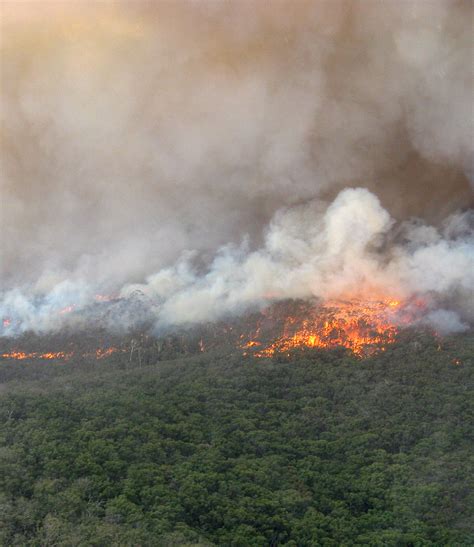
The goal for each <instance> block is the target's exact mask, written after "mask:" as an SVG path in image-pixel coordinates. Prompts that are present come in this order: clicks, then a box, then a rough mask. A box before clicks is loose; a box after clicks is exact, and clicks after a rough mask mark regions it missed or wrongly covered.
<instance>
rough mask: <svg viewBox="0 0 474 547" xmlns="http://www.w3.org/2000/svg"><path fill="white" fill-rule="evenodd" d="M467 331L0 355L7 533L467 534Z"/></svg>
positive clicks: (69, 536)
mask: <svg viewBox="0 0 474 547" xmlns="http://www.w3.org/2000/svg"><path fill="white" fill-rule="evenodd" d="M473 354H474V339H473V337H472V335H465V336H458V337H454V338H452V339H450V340H447V341H445V342H444V343H443V344H442V346H441V347H439V346H438V343H437V341H436V340H434V339H433V338H431V337H429V336H419V337H418V338H417V339H416V340H401V341H399V342H398V343H396V344H394V345H392V346H390V347H388V348H387V349H386V351H384V352H381V353H379V354H377V355H375V356H373V357H371V358H369V359H358V358H356V357H354V356H353V355H351V354H350V353H349V352H346V351H344V350H332V351H329V350H324V351H323V350H317V351H316V350H306V351H301V352H295V353H293V354H291V355H290V356H289V357H287V356H285V357H282V356H280V357H278V356H276V357H275V358H274V359H255V358H252V357H243V356H242V354H241V352H236V351H235V349H229V348H225V347H224V348H220V349H216V350H214V351H212V352H207V353H202V354H200V355H191V356H187V357H183V356H178V357H176V358H174V359H173V358H170V359H169V360H166V361H156V362H155V363H152V364H146V366H145V365H144V364H143V363H140V365H141V366H139V365H138V364H137V365H135V366H133V367H130V366H128V368H125V365H124V362H123V359H122V360H121V356H120V355H112V356H110V358H108V359H104V360H102V361H100V362H93V361H92V360H90V361H87V360H85V361H84V362H82V363H66V364H62V365H61V364H57V363H39V362H23V363H6V362H4V363H1V366H0V381H1V382H2V383H1V392H0V419H1V445H2V448H1V461H0V472H1V477H0V480H1V501H0V530H1V531H0V544H1V545H6V546H7V545H8V546H10V545H18V546H27V545H37V546H40V545H41V546H43V545H71V546H72V545H84V546H86V545H87V546H89V545H95V546H105V545H142V546H148V545H150V546H153V545H157V546H161V545H163V546H165V545H168V546H171V545H203V546H204V545H219V546H221V545H222V546H226V545H229V546H231V545H232V546H242V547H244V546H253V545H255V546H264V545H274V546H276V545H286V546H294V547H296V546H306V545H308V546H310V545H324V546H331V545H332V546H341V545H373V546H379V545H387V546H397V545H398V546H410V545H412V546H425V545H437V546H440V545H452V546H454V545H473V544H474V526H473V521H472V510H473V498H472V492H473V484H472V477H473V475H474V473H473V471H474V469H473V456H472V453H473V450H472V449H473V441H472V419H473V407H474V398H473V390H472V386H473V384H472V382H473V368H472V364H473V363H472V356H473Z"/></svg>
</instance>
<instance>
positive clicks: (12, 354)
mask: <svg viewBox="0 0 474 547" xmlns="http://www.w3.org/2000/svg"><path fill="white" fill-rule="evenodd" d="M123 351H124V350H123V349H120V348H114V347H109V348H98V349H97V350H95V351H94V352H92V353H83V354H81V355H82V357H95V358H96V359H103V358H105V357H108V356H109V355H112V354H113V353H116V352H123ZM73 355H74V352H73V351H69V352H67V351H49V352H45V353H41V352H38V351H30V352H26V351H19V350H12V351H9V352H5V353H1V354H0V358H2V359H14V360H16V361H23V360H25V359H39V360H41V359H48V360H52V359H55V360H61V361H67V360H68V359H70V358H71V357H72V356H73Z"/></svg>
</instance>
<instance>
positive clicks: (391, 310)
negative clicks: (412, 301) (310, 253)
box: [241, 299, 407, 357]
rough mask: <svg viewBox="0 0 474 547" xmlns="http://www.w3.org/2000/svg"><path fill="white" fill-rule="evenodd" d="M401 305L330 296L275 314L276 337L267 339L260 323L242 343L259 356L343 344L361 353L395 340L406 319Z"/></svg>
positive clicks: (395, 302)
mask: <svg viewBox="0 0 474 547" xmlns="http://www.w3.org/2000/svg"><path fill="white" fill-rule="evenodd" d="M402 307H403V306H402V303H401V301H399V300H394V299H382V300H369V301H367V300H361V299H351V300H330V301H327V302H326V303H325V304H324V305H322V306H314V305H313V306H307V305H301V306H300V308H299V309H297V310H295V312H296V313H293V314H290V315H286V316H284V317H283V318H281V317H280V318H278V317H277V318H273V319H274V320H275V319H276V321H275V322H276V323H277V324H279V326H280V330H279V332H281V334H280V335H278V337H277V338H276V339H275V337H271V335H270V337H267V342H265V339H264V338H263V336H262V327H261V326H259V327H258V328H257V330H256V331H255V333H254V335H253V336H252V337H251V339H250V340H248V341H246V342H245V343H243V344H242V346H241V347H242V348H243V349H245V350H251V351H252V352H253V355H254V356H256V357H271V356H273V355H275V354H276V353H288V352H289V351H290V350H292V349H295V348H300V347H308V348H332V347H337V346H341V347H345V348H347V349H349V350H350V351H352V352H353V353H354V354H355V355H358V356H363V355H367V354H369V353H372V352H374V351H376V350H377V349H379V350H382V351H384V350H385V348H386V346H387V344H391V343H393V342H394V341H395V337H396V334H397V325H398V324H399V323H406V322H407V321H406V317H403V313H402ZM271 313H272V312H270V314H271ZM277 328H278V327H277ZM268 338H271V341H269V342H268Z"/></svg>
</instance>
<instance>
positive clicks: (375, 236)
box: [0, 0, 474, 334]
mask: <svg viewBox="0 0 474 547" xmlns="http://www.w3.org/2000/svg"><path fill="white" fill-rule="evenodd" d="M1 9H2V28H1V31H2V38H1V48H2V50H1V59H0V61H1V107H0V108H1V115H2V141H1V157H2V169H1V173H0V192H1V208H0V215H1V218H0V223H1V226H0V228H1V232H0V233H1V236H0V251H1V255H0V258H1V265H0V266H1V268H0V275H1V278H0V282H1V287H2V296H1V297H0V318H1V317H5V318H7V319H8V321H7V323H6V325H5V327H4V330H5V332H6V333H10V334H12V333H16V332H18V331H21V330H26V329H30V328H32V329H35V330H40V331H47V330H51V329H56V328H59V327H60V326H61V325H62V324H63V323H64V321H65V320H66V319H67V318H68V317H69V314H68V313H60V312H61V311H63V312H64V311H65V310H66V311H67V309H68V307H69V306H74V309H76V310H80V309H84V310H86V309H89V308H90V306H91V303H93V302H94V301H95V300H96V299H97V298H98V297H97V295H98V294H101V295H102V294H116V295H121V296H123V297H127V296H129V295H130V294H131V293H133V291H136V289H137V288H138V289H140V291H142V292H144V293H145V294H146V295H148V296H149V297H150V299H151V300H152V301H153V303H154V308H153V313H154V316H155V318H156V324H157V325H159V326H160V325H165V324H181V323H185V322H192V321H201V320H208V319H214V318H217V317H219V316H221V315H222V314H227V313H235V312H239V311H241V310H244V309H247V308H248V307H253V306H260V305H264V304H265V303H266V302H268V301H271V300H272V299H280V298H288V297H304V298H305V297H309V296H317V297H321V298H326V297H337V296H345V295H350V294H353V293H355V292H357V293H359V294H360V293H367V294H368V295H374V294H375V295H381V294H391V295H395V296H400V297H403V298H411V297H413V296H415V295H423V296H424V297H425V298H426V299H428V300H429V301H430V306H429V307H428V309H429V311H428V312H427V314H426V317H425V320H426V321H427V322H429V323H430V324H433V325H435V326H436V328H438V329H439V330H446V331H449V330H451V331H453V330H454V331H458V330H462V329H464V328H466V325H467V324H469V322H471V321H472V320H473V314H474V311H473V310H474V302H473V289H474V279H473V271H474V257H473V249H474V237H473V231H472V215H471V210H470V207H472V181H473V179H474V176H473V173H474V168H473V165H472V144H473V125H472V124H473V119H472V83H473V75H472V34H471V32H472V31H471V20H472V14H473V13H472V10H473V6H472V3H471V2H468V1H466V2H463V1H458V2H448V1H417V2H409V1H407V2H403V3H398V2H383V1H371V0H364V1H360V2H358V1H351V2H348V1H337V0H334V1H331V2H329V1H326V2H322V1H321V2H318V1H311V2H298V3H297V4H295V3H291V5H290V3H289V2H280V1H278V2H277V1H275V2H270V3H260V2H225V3H217V2H206V1H203V2H200V3H188V2H172V3H154V2H131V1H130V2H100V3H82V2H75V3H56V2H52V3H49V2H22V3H21V8H19V4H18V3H17V2H6V3H5V2H4V3H2V8H1ZM470 183H471V184H470Z"/></svg>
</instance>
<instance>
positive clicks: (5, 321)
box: [2, 317, 12, 328]
mask: <svg viewBox="0 0 474 547" xmlns="http://www.w3.org/2000/svg"><path fill="white" fill-rule="evenodd" d="M11 322H12V320H11V319H9V318H8V317H6V318H5V319H4V320H3V322H2V323H3V326H4V327H5V328H6V327H9V326H10V325H11Z"/></svg>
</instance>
